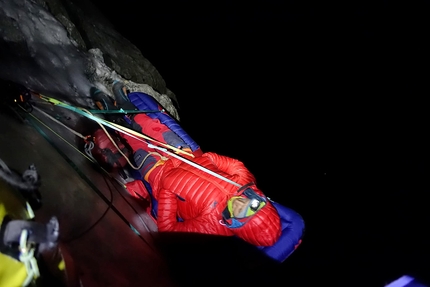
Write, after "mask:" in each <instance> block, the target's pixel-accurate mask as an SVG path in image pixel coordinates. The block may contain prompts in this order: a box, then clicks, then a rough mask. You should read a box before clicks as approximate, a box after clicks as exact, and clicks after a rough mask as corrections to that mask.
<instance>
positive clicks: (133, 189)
mask: <svg viewBox="0 0 430 287" xmlns="http://www.w3.org/2000/svg"><path fill="white" fill-rule="evenodd" d="M125 188H126V189H127V191H128V192H129V193H130V194H131V195H132V196H134V197H137V198H141V197H143V198H144V199H146V200H147V201H149V202H151V196H150V195H149V193H148V191H147V190H146V187H145V185H144V184H143V182H142V181H141V180H134V181H131V182H127V183H126V184H125Z"/></svg>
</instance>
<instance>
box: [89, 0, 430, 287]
mask: <svg viewBox="0 0 430 287" xmlns="http://www.w3.org/2000/svg"><path fill="white" fill-rule="evenodd" d="M94 1H95V0H94ZM153 2H154V3H151V2H149V1H131V0H123V1H120V2H118V3H117V4H115V5H113V4H106V3H107V2H106V1H95V3H96V4H97V5H98V6H99V8H100V9H101V10H102V12H103V13H104V14H105V16H106V17H107V18H109V19H110V21H111V22H112V24H114V25H115V27H116V28H117V30H118V31H119V32H120V33H121V34H123V35H124V36H125V37H126V38H128V39H129V40H130V41H131V42H132V43H134V44H135V45H136V46H137V47H138V48H139V49H140V50H141V51H142V54H143V56H144V57H146V58H147V59H148V60H149V61H151V63H152V64H153V65H154V66H155V67H156V68H157V69H158V70H159V72H160V73H161V75H162V76H163V78H164V79H165V80H166V83H167V87H168V88H169V89H170V90H172V91H173V92H174V93H175V94H176V96H177V98H178V101H179V113H180V116H181V122H182V125H183V127H184V128H185V129H186V130H187V131H188V133H189V134H190V135H191V136H192V137H193V138H194V139H195V140H196V141H197V142H198V143H200V145H201V147H202V149H203V150H205V151H215V152H218V153H220V154H224V155H228V156H231V157H234V158H238V159H240V160H242V161H244V162H245V164H246V165H247V166H248V167H249V169H250V170H251V171H252V172H253V173H254V174H255V175H256V178H257V184H258V185H259V186H260V188H261V189H262V190H263V191H264V192H265V193H266V194H267V195H268V196H269V197H271V198H272V199H274V200H276V201H278V202H280V203H282V204H285V205H286V206H288V207H291V208H293V209H295V210H296V211H297V212H299V213H300V214H301V215H302V216H303V217H304V219H305V221H306V224H307V230H306V235H305V238H304V243H303V245H302V246H301V248H300V249H299V250H298V251H297V252H296V253H294V254H293V256H292V257H290V258H289V259H288V260H287V261H286V262H285V263H284V266H283V268H284V267H285V268H284V269H283V270H284V273H283V274H284V275H283V276H285V280H286V282H289V283H290V285H289V286H313V285H314V284H315V282H319V283H320V284H319V285H323V284H326V285H327V286H381V287H382V286H384V284H387V283H389V282H390V281H392V280H394V279H397V278H398V277H400V276H401V275H404V274H410V275H412V276H416V277H418V278H420V279H421V280H424V281H425V280H429V277H428V275H429V274H430V273H429V272H428V271H429V270H430V269H429V267H430V264H429V260H430V257H429V254H430V252H429V250H428V245H429V242H430V241H429V239H430V238H429V236H428V235H427V234H428V231H427V229H428V228H429V227H430V224H429V223H430V215H429V208H428V206H429V201H428V200H427V198H428V194H427V193H428V192H429V185H428V178H429V177H428V174H429V171H430V170H429V164H428V162H429V154H428V149H429V144H428V140H427V134H428V123H429V121H428V107H429V106H428V104H425V102H426V101H425V99H426V97H428V89H427V85H425V83H427V82H428V59H427V58H428V56H427V54H428V51H429V50H428V45H427V40H428V39H427V38H428V27H430V25H429V23H428V22H429V21H428V19H429V17H428V15H427V14H425V12H427V11H428V9H426V7H427V5H424V1H416V2H413V3H408V4H401V3H397V2H391V1H372V4H368V2H367V1H365V2H363V1H344V2H348V3H349V4H339V3H327V2H325V1H274V0H268V1H264V2H263V1H261V3H260V4H259V3H258V2H252V3H253V4H239V3H236V2H239V1H217V2H215V1H210V2H207V1H200V2H197V1H196V2H194V1H193V2H191V1H153ZM352 2H354V3H352ZM369 2H370V1H369ZM243 3H246V2H243ZM263 3H264V4H263ZM280 278H282V276H281V277H280ZM280 284H281V283H280Z"/></svg>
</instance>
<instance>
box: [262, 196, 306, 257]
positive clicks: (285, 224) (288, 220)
mask: <svg viewBox="0 0 430 287" xmlns="http://www.w3.org/2000/svg"><path fill="white" fill-rule="evenodd" d="M272 204H273V206H275V208H276V209H277V211H278V214H279V217H280V218H281V228H282V234H281V237H280V238H279V239H278V241H277V242H276V243H275V244H274V245H272V246H264V247H262V246H258V247H257V248H258V249H260V250H261V251H263V252H264V253H265V254H266V255H267V256H269V257H271V258H272V259H274V260H276V261H278V262H283V261H284V260H285V259H287V257H288V256H290V255H291V253H293V251H294V250H295V246H296V245H297V244H298V243H299V241H300V240H301V238H302V236H303V232H304V230H305V222H304V220H303V218H302V217H301V216H300V214H298V213H297V212H295V211H294V210H292V209H290V208H288V207H285V206H283V205H281V204H279V203H277V202H273V201H272Z"/></svg>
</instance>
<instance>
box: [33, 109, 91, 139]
mask: <svg viewBox="0 0 430 287" xmlns="http://www.w3.org/2000/svg"><path fill="white" fill-rule="evenodd" d="M33 108H34V109H35V110H37V111H38V112H40V113H42V114H43V115H44V116H46V117H47V118H49V119H51V120H53V121H54V122H56V123H57V124H59V125H61V126H63V127H65V128H66V129H67V130H69V131H70V132H72V133H73V134H74V135H76V136H78V137H80V138H81V139H83V140H86V139H87V138H88V137H86V136H84V135H82V134H81V133H78V132H77V131H75V130H73V129H71V128H70V127H68V126H66V125H65V124H64V123H62V122H61V121H59V120H57V119H56V118H54V117H53V116H51V115H49V114H47V113H46V112H44V111H42V110H41V109H39V108H38V107H33Z"/></svg>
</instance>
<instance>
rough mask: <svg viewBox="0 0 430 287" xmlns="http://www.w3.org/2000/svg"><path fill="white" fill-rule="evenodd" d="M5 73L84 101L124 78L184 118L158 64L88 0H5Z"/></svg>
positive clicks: (1, 41)
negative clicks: (91, 91)
mask: <svg viewBox="0 0 430 287" xmlns="http://www.w3.org/2000/svg"><path fill="white" fill-rule="evenodd" d="M0 78H2V79H4V80H8V81H12V82H16V83H18V84H22V85H24V86H27V87H28V88H30V89H32V90H33V91H36V92H39V93H44V94H48V95H51V96H56V97H58V98H60V99H70V100H72V101H73V102H77V103H79V104H81V105H84V106H91V105H92V103H91V100H90V99H89V98H88V97H89V89H90V87H92V86H96V87H98V88H99V89H101V90H102V91H104V92H105V93H107V94H109V95H112V92H111V85H112V83H113V81H115V80H121V81H123V82H124V83H125V85H126V86H127V88H128V89H129V90H130V91H143V92H146V93H148V94H150V95H151V96H153V97H154V98H156V99H157V100H158V101H160V102H162V103H163V104H165V105H167V106H165V108H166V109H167V110H168V111H169V112H170V113H171V114H172V115H173V116H175V117H176V118H178V119H179V117H178V115H177V112H176V109H175V107H174V106H173V104H172V102H171V100H174V101H176V96H175V94H174V93H173V92H171V91H170V90H169V89H168V88H167V87H166V83H165V81H164V79H163V78H162V76H161V75H160V73H159V72H158V71H157V69H156V68H155V67H154V66H153V65H152V64H151V63H150V62H149V61H148V60H147V59H146V58H145V57H143V55H142V53H141V51H140V50H139V49H138V48H137V47H136V46H134V45H133V44H132V43H131V42H130V41H129V40H127V39H125V38H124V37H123V36H122V35H121V34H119V33H118V32H117V31H116V30H115V29H114V27H113V26H112V25H111V23H109V21H108V20H106V18H105V17H104V16H103V15H102V14H101V13H100V12H99V11H98V10H97V8H96V7H94V6H93V5H92V4H91V3H90V2H89V1H84V0H73V1H69V0H37V1H29V0H0ZM73 97H76V98H75V99H72V98H73Z"/></svg>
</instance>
